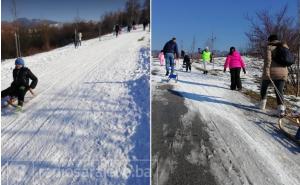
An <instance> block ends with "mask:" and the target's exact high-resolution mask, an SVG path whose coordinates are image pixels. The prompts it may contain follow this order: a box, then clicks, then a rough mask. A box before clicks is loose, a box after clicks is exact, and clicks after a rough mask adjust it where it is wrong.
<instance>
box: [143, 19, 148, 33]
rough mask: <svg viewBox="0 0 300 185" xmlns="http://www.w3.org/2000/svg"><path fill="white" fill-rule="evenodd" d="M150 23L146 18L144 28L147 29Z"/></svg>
mask: <svg viewBox="0 0 300 185" xmlns="http://www.w3.org/2000/svg"><path fill="white" fill-rule="evenodd" d="M148 24H149V21H148V20H147V19H145V20H144V21H143V28H144V31H145V30H146V27H147V26H148Z"/></svg>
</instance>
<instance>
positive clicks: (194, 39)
mask: <svg viewBox="0 0 300 185" xmlns="http://www.w3.org/2000/svg"><path fill="white" fill-rule="evenodd" d="M195 47H196V37H195V36H194V37H193V42H192V47H191V54H192V58H191V59H192V62H194V54H195Z"/></svg>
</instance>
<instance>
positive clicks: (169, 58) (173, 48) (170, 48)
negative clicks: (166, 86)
mask: <svg viewBox="0 0 300 185" xmlns="http://www.w3.org/2000/svg"><path fill="white" fill-rule="evenodd" d="M163 52H164V55H165V60H166V76H168V75H169V67H170V66H171V74H173V72H174V58H175V55H176V58H178V57H179V53H178V46H177V43H176V38H175V37H173V38H172V39H171V40H170V41H168V42H167V43H166V44H165V46H164V49H163Z"/></svg>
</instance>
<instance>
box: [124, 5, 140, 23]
mask: <svg viewBox="0 0 300 185" xmlns="http://www.w3.org/2000/svg"><path fill="white" fill-rule="evenodd" d="M125 7H126V12H127V15H128V22H129V23H131V22H132V21H135V22H137V20H139V17H140V7H141V5H140V3H139V0H127V2H126V5H125Z"/></svg>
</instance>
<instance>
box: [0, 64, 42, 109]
mask: <svg viewBox="0 0 300 185" xmlns="http://www.w3.org/2000/svg"><path fill="white" fill-rule="evenodd" d="M24 65H25V62H24V60H23V59H22V58H17V59H16V60H15V66H16V67H15V69H14V70H13V82H12V83H11V85H10V87H8V88H7V89H5V90H3V91H1V98H5V97H7V96H9V97H10V100H12V99H13V97H17V98H18V108H22V106H23V103H24V97H25V94H26V92H27V91H28V90H29V91H30V92H32V89H34V88H35V87H36V85H37V83H38V78H37V77H36V76H35V75H34V74H33V73H32V72H31V71H30V69H28V68H27V67H24ZM29 80H31V83H30V84H29ZM32 93H33V92H32ZM10 100H8V101H10Z"/></svg>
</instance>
